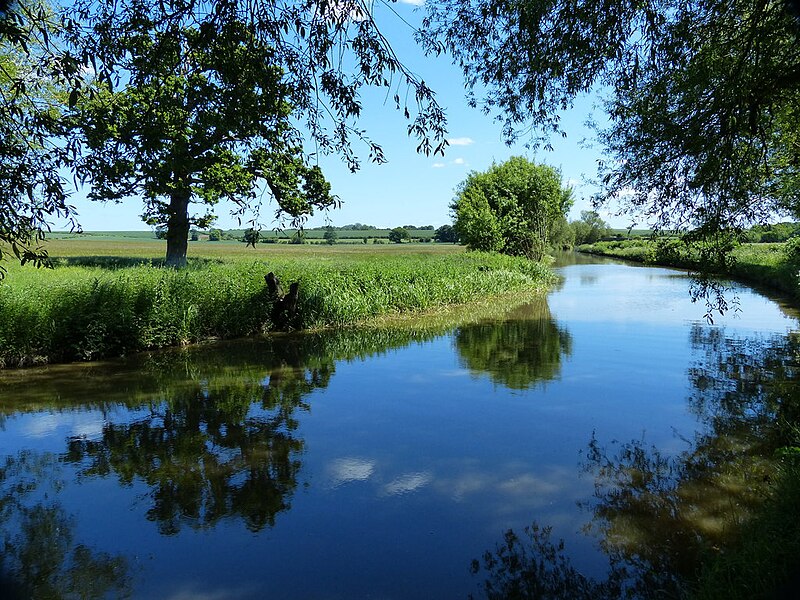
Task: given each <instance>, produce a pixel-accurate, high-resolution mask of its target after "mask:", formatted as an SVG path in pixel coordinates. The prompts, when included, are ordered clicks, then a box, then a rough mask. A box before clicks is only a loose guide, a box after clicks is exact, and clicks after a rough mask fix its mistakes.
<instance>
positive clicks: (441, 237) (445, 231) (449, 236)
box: [433, 225, 458, 244]
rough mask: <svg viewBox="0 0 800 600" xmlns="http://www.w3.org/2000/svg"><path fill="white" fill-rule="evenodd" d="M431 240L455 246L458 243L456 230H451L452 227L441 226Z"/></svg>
mask: <svg viewBox="0 0 800 600" xmlns="http://www.w3.org/2000/svg"><path fill="white" fill-rule="evenodd" d="M433 239H435V240H436V241H437V242H443V243H447V242H451V243H453V244H455V243H457V242H458V234H457V233H456V230H455V229H453V226H452V225H442V226H441V227H439V229H437V230H436V232H435V233H434V234H433Z"/></svg>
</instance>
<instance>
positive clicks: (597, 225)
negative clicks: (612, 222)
mask: <svg viewBox="0 0 800 600" xmlns="http://www.w3.org/2000/svg"><path fill="white" fill-rule="evenodd" d="M570 226H571V227H572V230H573V231H574V232H575V243H576V244H594V243H595V242H597V241H599V240H601V239H602V238H604V237H607V236H609V235H610V234H611V228H610V227H609V226H608V223H606V222H605V221H603V219H601V218H600V215H599V214H597V213H596V212H595V211H593V210H582V211H581V218H580V219H579V220H577V221H573V222H572V223H570Z"/></svg>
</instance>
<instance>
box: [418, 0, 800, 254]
mask: <svg viewBox="0 0 800 600" xmlns="http://www.w3.org/2000/svg"><path fill="white" fill-rule="evenodd" d="M798 4H800V3H798V1H797V0H789V1H788V2H786V3H784V2H767V1H766V0H732V1H731V2H727V1H723V0H710V1H709V2H679V1H678V0H654V1H652V2H643V3H633V4H631V3H624V2H615V1H612V2H610V3H609V2H605V1H602V0H586V1H583V2H580V3H578V4H576V3H574V2H532V1H523V2H505V1H504V0H439V1H438V2H434V3H428V4H427V5H426V6H427V7H428V11H429V12H428V16H427V18H426V23H425V25H426V30H425V31H424V32H423V34H422V36H421V37H422V39H423V42H424V43H425V44H426V46H427V48H428V50H429V51H433V52H441V51H445V50H446V51H449V52H451V53H452V54H453V56H454V57H455V60H456V62H457V63H458V64H459V65H460V66H461V67H462V68H463V70H464V73H465V75H466V78H467V84H468V86H469V87H470V88H471V89H472V90H475V89H480V90H487V91H486V96H485V98H483V99H479V98H477V97H476V96H475V94H474V92H473V93H472V101H473V102H474V103H475V104H481V106H482V107H483V108H484V109H485V110H486V111H487V112H494V111H497V112H499V116H500V118H501V119H502V120H503V122H504V131H505V133H506V135H507V136H508V138H509V139H514V138H515V137H516V136H517V135H518V134H519V131H520V128H521V127H523V126H524V127H525V128H526V129H532V130H534V131H535V132H537V133H536V134H534V140H533V141H534V143H537V142H539V143H540V142H546V140H547V137H548V136H549V135H551V134H553V133H563V132H562V131H561V127H560V123H559V112H560V111H561V110H563V109H565V108H568V107H569V106H571V105H572V103H573V101H574V99H575V98H576V97H577V96H579V95H581V94H584V93H586V92H587V91H589V90H591V89H593V87H596V88H600V89H602V90H604V93H606V98H605V108H606V112H607V114H608V117H609V119H610V124H609V126H608V127H606V128H603V129H601V130H600V131H599V139H600V141H601V142H602V143H603V145H604V146H605V148H606V151H607V153H608V155H609V158H608V159H607V160H605V161H604V162H603V163H602V164H601V169H600V175H601V183H602V184H603V192H602V195H601V197H600V198H599V199H600V200H606V201H610V200H621V201H623V206H624V207H625V208H626V209H627V210H629V211H631V212H634V213H637V214H644V215H645V217H646V218H647V219H648V220H649V222H650V224H651V225H652V226H654V227H656V228H660V229H665V228H683V229H694V230H695V232H696V236H699V237H704V238H707V239H714V237H715V235H716V233H717V232H720V231H724V230H725V229H726V228H738V227H740V226H743V225H746V224H747V223H749V222H752V221H758V220H759V219H763V218H764V217H765V216H766V215H768V214H769V213H771V212H772V211H773V210H781V209H789V210H793V211H797V209H798V208H800V131H799V130H798V128H797V122H798V117H799V116H800V53H798V52H797V48H798V47H799V46H800V40H799V39H798V34H799V33H800V10H798ZM790 6H793V7H794V11H795V14H794V16H793V15H792V13H791V10H790V8H789V7H790ZM553 24H557V26H554V25H553ZM477 40H480V43H476V41H477Z"/></svg>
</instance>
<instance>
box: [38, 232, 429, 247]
mask: <svg viewBox="0 0 800 600" xmlns="http://www.w3.org/2000/svg"><path fill="white" fill-rule="evenodd" d="M390 231H391V229H343V230H337V231H336V234H337V236H338V237H337V241H336V243H337V244H363V243H364V239H365V238H366V240H367V243H368V244H373V243H375V242H376V240H379V241H378V243H379V244H380V243H388V241H389V232H390ZM244 232H245V230H244V229H229V230H227V231H223V235H224V236H225V239H223V240H222V243H225V242H228V243H242V238H243V236H244ZM435 233H436V232H435V231H434V230H432V229H408V234H409V236H410V237H411V239H412V240H415V241H419V242H429V241H432V240H433V235H434V234H435ZM296 234H297V230H296V229H284V230H282V231H275V230H272V229H265V230H263V231H261V232H260V236H261V241H262V242H263V243H269V242H277V243H284V244H288V243H290V241H291V240H292V238H294V237H295V235H296ZM324 235H325V230H324V229H304V230H303V237H304V238H305V241H306V243H309V244H313V243H325V240H324ZM47 237H48V239H51V240H96V241H99V240H109V241H120V242H125V241H144V240H157V238H156V234H155V233H154V232H153V231H84V232H82V233H75V232H67V231H54V232H52V233H48V234H47ZM198 238H199V239H198V240H196V241H193V242H190V244H204V243H207V242H208V232H204V231H199V232H198ZM211 243H220V242H211Z"/></svg>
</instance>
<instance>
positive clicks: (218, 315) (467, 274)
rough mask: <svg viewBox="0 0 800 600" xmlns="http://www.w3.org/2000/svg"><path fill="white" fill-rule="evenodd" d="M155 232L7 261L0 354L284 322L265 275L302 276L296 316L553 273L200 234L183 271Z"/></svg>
mask: <svg viewBox="0 0 800 600" xmlns="http://www.w3.org/2000/svg"><path fill="white" fill-rule="evenodd" d="M163 251H164V245H163V242H161V241H158V240H154V239H127V240H121V239H107V240H102V239H98V240H94V239H89V240H87V239H85V238H81V239H74V240H53V241H50V242H49V243H48V252H49V254H50V257H51V262H52V268H49V269H36V268H34V267H32V266H24V267H21V266H19V265H14V264H9V265H8V275H7V277H6V279H5V280H4V281H3V282H2V283H0V365H2V366H4V367H12V366H25V365H30V364H40V363H49V362H68V361H76V360H96V359H100V358H106V357H114V356H122V355H126V354H130V353H133V352H138V351H142V350H147V349H152V348H161V347H166V346H177V345H185V344H190V343H196V342H200V341H203V340H208V339H224V338H234V337H242V336H249V335H256V334H261V333H267V332H270V331H274V330H275V329H276V325H275V323H273V322H272V319H271V312H272V307H273V303H274V298H272V297H270V296H269V294H268V293H267V289H266V284H265V281H264V276H265V275H266V274H267V273H268V272H270V271H271V272H274V273H275V274H276V275H277V277H278V278H279V280H280V281H281V283H282V285H283V287H284V289H288V287H289V284H290V283H292V282H298V283H299V297H298V309H297V314H296V318H295V319H294V320H293V321H292V323H291V327H292V328H295V329H317V328H324V327H341V326H346V325H351V324H355V323H360V322H363V321H365V320H368V319H373V318H375V317H378V316H386V315H392V314H402V313H409V312H419V311H429V310H433V309H438V308H440V307H443V306H451V305H458V304H464V303H469V302H473V301H476V300H478V299H481V298H486V297H489V296H498V295H503V294H510V293H518V292H537V291H541V290H543V289H545V287H546V286H547V285H548V284H549V283H551V282H552V281H553V275H552V273H551V272H550V271H549V269H547V268H546V267H545V266H543V265H540V264H537V263H533V262H530V261H528V260H525V259H520V258H512V257H508V256H502V255H492V254H484V253H478V252H465V251H464V250H463V248H461V247H458V246H453V245H434V244H391V245H385V246H372V245H362V246H357V245H349V246H348V245H342V246H340V245H334V246H327V245H279V244H259V245H257V247H256V248H252V247H250V248H248V247H245V245H244V244H242V243H225V242H196V243H193V244H191V245H190V248H189V257H190V258H189V265H188V267H187V268H185V269H182V270H173V269H169V268H164V267H163V266H162V265H161V262H162V254H163Z"/></svg>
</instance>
